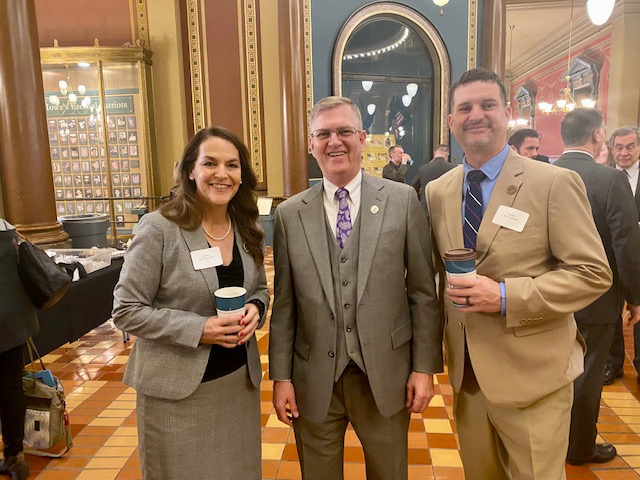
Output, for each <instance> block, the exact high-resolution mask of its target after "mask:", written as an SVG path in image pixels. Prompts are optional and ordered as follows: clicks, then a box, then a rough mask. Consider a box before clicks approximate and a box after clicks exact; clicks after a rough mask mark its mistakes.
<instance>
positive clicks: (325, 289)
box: [269, 97, 443, 480]
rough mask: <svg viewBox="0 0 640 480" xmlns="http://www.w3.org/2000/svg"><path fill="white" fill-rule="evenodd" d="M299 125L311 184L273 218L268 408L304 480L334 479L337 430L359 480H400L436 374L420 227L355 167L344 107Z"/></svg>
mask: <svg viewBox="0 0 640 480" xmlns="http://www.w3.org/2000/svg"><path fill="white" fill-rule="evenodd" d="M309 122H310V123H309V132H310V135H309V144H310V147H311V153H312V154H313V156H314V158H315V159H316V160H317V162H318V165H319V166H320V169H321V170H322V176H323V181H322V182H320V183H318V184H317V185H315V186H314V187H311V188H310V189H308V190H305V191H304V192H301V193H299V194H297V195H295V196H293V197H291V198H289V199H288V200H286V201H285V202H283V203H281V204H280V205H279V206H278V208H277V210H276V214H275V227H274V263H275V282H274V284H275V286H274V305H273V312H272V314H271V323H270V336H269V377H270V378H271V380H273V381H274V382H273V405H274V408H275V411H276V414H277V415H278V419H279V420H280V421H282V422H284V423H286V424H287V425H292V424H293V429H294V433H295V436H296V447H297V449H298V456H299V458H300V466H301V469H302V478H303V479H304V480H325V479H331V480H339V479H342V478H343V476H344V438H345V432H346V429H347V425H348V424H349V423H351V425H353V428H354V430H355V433H356V435H357V436H358V438H359V439H360V442H361V443H362V447H363V449H364V455H365V463H366V471H367V478H369V479H380V480H382V479H384V480H406V479H407V476H408V429H409V420H410V415H411V413H421V412H423V411H424V410H425V408H426V407H427V405H428V404H429V401H430V400H431V398H432V397H433V392H434V390H433V388H434V387H433V375H434V374H435V373H438V372H441V371H442V368H443V359H442V323H441V320H440V318H439V312H438V305H437V300H436V292H435V285H434V279H433V265H432V263H431V242H430V239H429V236H428V235H425V232H427V231H428V229H429V227H428V225H427V221H426V218H425V216H424V214H423V213H422V212H421V209H420V204H419V203H418V199H417V198H416V195H415V192H414V191H413V189H412V188H411V187H409V186H408V185H401V184H399V183H396V182H388V181H386V180H382V179H379V178H376V177H372V176H371V175H368V174H366V173H364V172H362V171H361V170H360V163H361V157H362V150H363V148H364V144H365V141H366V132H365V131H363V130H362V117H361V115H360V110H359V109H358V107H357V106H356V105H355V104H354V103H353V101H351V100H350V99H348V98H344V97H327V98H324V99H322V100H320V101H319V102H318V103H317V104H316V105H315V106H314V107H313V109H312V110H311V115H310V121H309Z"/></svg>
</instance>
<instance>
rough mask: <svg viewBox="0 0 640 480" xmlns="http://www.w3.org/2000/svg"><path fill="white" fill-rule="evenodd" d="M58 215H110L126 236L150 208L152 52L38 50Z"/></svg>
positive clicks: (125, 49)
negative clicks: (140, 210)
mask: <svg viewBox="0 0 640 480" xmlns="http://www.w3.org/2000/svg"><path fill="white" fill-rule="evenodd" d="M40 56H41V59H42V77H43V83H44V91H45V99H44V102H45V105H46V111H47V129H48V132H49V145H50V153H51V168H52V171H53V183H54V192H55V199H56V211H57V213H58V216H63V215H78V214H93V213H107V214H108V215H109V218H110V221H111V226H112V228H111V236H112V237H113V238H115V237H116V236H118V237H126V236H128V235H130V234H131V230H132V227H133V223H135V222H136V221H137V220H138V217H137V215H136V214H135V213H133V212H132V211H135V210H136V207H137V206H139V205H140V204H146V205H148V206H149V207H150V208H154V207H155V205H154V204H153V203H154V201H155V200H156V198H157V191H156V185H158V184H159V182H158V181H157V178H155V176H156V173H155V172H157V168H154V159H155V148H156V147H155V136H154V132H155V126H154V125H153V105H152V91H151V57H152V53H151V51H149V50H147V49H145V48H143V47H141V46H130V47H100V46H99V45H98V42H97V41H96V44H95V45H94V46H93V47H58V46H54V47H53V48H41V49H40Z"/></svg>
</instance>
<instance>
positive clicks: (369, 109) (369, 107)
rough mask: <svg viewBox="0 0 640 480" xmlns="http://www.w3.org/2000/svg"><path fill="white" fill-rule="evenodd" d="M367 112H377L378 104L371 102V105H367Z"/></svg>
mask: <svg viewBox="0 0 640 480" xmlns="http://www.w3.org/2000/svg"><path fill="white" fill-rule="evenodd" d="M367 113H368V114H369V115H373V114H374V113H376V104H375V103H370V104H369V105H367Z"/></svg>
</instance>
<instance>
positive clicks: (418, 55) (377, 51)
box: [333, 3, 449, 181]
mask: <svg viewBox="0 0 640 480" xmlns="http://www.w3.org/2000/svg"><path fill="white" fill-rule="evenodd" d="M333 65H334V92H335V94H336V95H343V96H345V97H349V98H351V99H352V100H353V101H354V102H356V104H357V105H358V107H359V108H360V110H361V112H362V117H363V124H364V125H363V126H364V128H365V129H366V131H367V133H368V134H369V135H368V142H367V147H366V148H365V154H364V158H363V167H364V169H365V170H366V171H368V172H369V173H372V174H374V175H379V174H380V173H381V171H382V167H384V165H385V164H386V163H387V161H388V159H387V156H386V150H387V148H388V147H389V146H391V145H396V144H397V145H402V146H403V147H404V150H405V151H406V152H407V153H409V154H410V155H411V157H412V159H413V160H414V163H413V165H411V166H410V167H409V171H408V172H407V175H406V180H407V181H411V179H412V178H413V176H414V175H415V172H416V171H417V169H418V168H419V166H420V165H423V164H424V163H426V162H428V161H429V160H430V159H431V155H432V152H433V150H434V148H435V147H436V146H437V145H438V144H440V143H449V142H448V141H447V137H448V136H447V135H446V132H445V129H444V128H445V125H446V123H445V121H444V120H445V119H446V115H447V104H446V97H447V94H446V92H447V89H448V87H449V60H448V57H447V54H446V50H445V48H444V43H443V42H442V40H441V38H440V36H439V35H438V33H437V32H436V31H435V29H434V27H433V26H432V25H431V24H430V23H429V22H428V21H427V19H425V18H424V17H422V16H421V15H419V14H418V13H417V12H415V11H413V10H411V9H409V8H407V7H404V6H401V5H397V4H391V3H378V4H375V5H371V6H369V7H365V8H363V9H362V10H360V11H358V12H356V13H355V14H354V15H353V16H352V17H351V18H350V19H349V20H348V21H347V22H346V23H345V25H344V26H343V28H342V31H341V32H340V35H339V37H338V41H337V42H336V49H335V51H334V64H333Z"/></svg>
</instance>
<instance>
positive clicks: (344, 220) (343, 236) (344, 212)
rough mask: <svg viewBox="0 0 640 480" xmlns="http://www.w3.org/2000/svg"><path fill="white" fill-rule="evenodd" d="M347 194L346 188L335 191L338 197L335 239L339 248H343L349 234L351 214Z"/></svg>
mask: <svg viewBox="0 0 640 480" xmlns="http://www.w3.org/2000/svg"><path fill="white" fill-rule="evenodd" d="M347 195H349V192H348V191H347V189H346V188H339V189H338V190H337V191H336V196H337V197H338V223H337V224H336V239H337V240H338V245H340V248H341V249H342V248H344V246H345V245H346V243H347V238H349V233H351V212H350V211H349V204H348V203H347Z"/></svg>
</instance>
